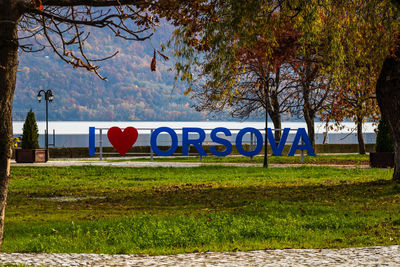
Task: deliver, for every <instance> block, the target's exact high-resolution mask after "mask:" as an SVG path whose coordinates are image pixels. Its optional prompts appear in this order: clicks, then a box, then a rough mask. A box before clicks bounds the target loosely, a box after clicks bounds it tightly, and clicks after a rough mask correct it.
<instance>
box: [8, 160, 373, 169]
mask: <svg viewBox="0 0 400 267" xmlns="http://www.w3.org/2000/svg"><path fill="white" fill-rule="evenodd" d="M11 166H29V167H67V166H110V167H174V168H182V167H184V168H186V167H199V166H236V167H262V164H261V163H240V162H238V163H230V162H156V161H150V160H149V161H107V160H103V161H100V160H98V159H97V160H94V159H78V160H77V159H57V160H50V161H48V162H46V163H16V162H15V161H14V160H12V161H11ZM269 166H270V167H273V168H279V167H280V168H287V167H300V166H326V167H333V168H345V169H350V168H362V169H366V168H370V167H369V165H343V164H342V165H340V164H301V163H298V164H297V163H295V164H276V163H273V164H269Z"/></svg>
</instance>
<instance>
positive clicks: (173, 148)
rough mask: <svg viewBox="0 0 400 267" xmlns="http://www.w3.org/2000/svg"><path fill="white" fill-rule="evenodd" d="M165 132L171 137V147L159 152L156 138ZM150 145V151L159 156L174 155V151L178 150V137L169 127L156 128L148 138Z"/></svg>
mask: <svg viewBox="0 0 400 267" xmlns="http://www.w3.org/2000/svg"><path fill="white" fill-rule="evenodd" d="M162 132H166V133H168V134H169V135H170V136H171V147H170V148H169V149H168V150H167V151H163V150H160V149H159V148H158V146H157V136H158V135H159V134H160V133H162ZM150 145H151V149H152V150H153V151H154V153H156V154H157V155H159V156H171V155H172V154H174V153H175V151H176V149H177V148H178V136H177V135H176V133H175V131H174V130H173V129H171V128H169V127H160V128H157V129H156V130H155V131H154V132H153V134H152V135H151V138H150Z"/></svg>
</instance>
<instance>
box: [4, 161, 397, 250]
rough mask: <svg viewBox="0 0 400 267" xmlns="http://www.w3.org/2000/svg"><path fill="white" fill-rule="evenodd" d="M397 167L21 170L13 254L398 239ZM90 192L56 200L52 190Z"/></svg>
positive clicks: (11, 221)
mask: <svg viewBox="0 0 400 267" xmlns="http://www.w3.org/2000/svg"><path fill="white" fill-rule="evenodd" d="M391 174H392V170H386V169H359V168H355V169H337V168H330V167H306V166H303V167H296V168H293V167H292V168H270V169H264V168H258V167H226V166H225V167H224V166H203V167H197V168H118V167H94V166H82V167H63V168H52V167H45V168H43V167H42V168H38V167H13V168H12V180H11V184H10V191H9V201H8V207H7V211H6V214H7V215H6V226H5V239H4V245H3V251H4V252H69V253H72V252H76V253H135V254H136V253H139V254H140V253H145V254H170V253H182V252H193V251H197V250H198V251H236V250H253V249H267V248H340V247H357V246H375V245H392V244H399V240H400V231H399V230H400V214H399V212H398V210H399V203H400V186H399V185H398V184H394V183H391V182H390V178H391ZM56 196H58V197H60V196H69V197H82V198H81V199H78V200H77V201H73V202H56V201H54V200H51V198H53V197H56Z"/></svg>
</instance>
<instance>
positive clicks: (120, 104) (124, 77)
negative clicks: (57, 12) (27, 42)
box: [13, 25, 206, 120]
mask: <svg viewBox="0 0 400 267" xmlns="http://www.w3.org/2000/svg"><path fill="white" fill-rule="evenodd" d="M171 32H172V28H171V27H170V26H167V25H164V26H163V27H162V28H161V29H159V30H158V31H157V32H156V34H155V35H154V36H153V38H152V39H151V41H144V42H137V41H136V42H135V41H126V40H123V39H120V38H116V37H115V36H114V35H113V34H110V33H107V32H106V31H103V30H100V31H93V32H92V34H91V35H90V37H89V39H88V41H87V48H88V52H89V53H88V54H89V55H91V56H93V57H96V58H99V57H104V56H108V55H111V54H113V53H114V52H115V51H117V50H118V51H119V54H118V55H117V56H115V57H114V58H112V59H109V60H106V61H103V62H99V65H100V66H101V68H100V71H99V72H100V73H101V74H102V75H103V76H105V77H107V79H108V81H107V82H105V81H103V80H101V79H99V78H98V77H97V76H96V75H95V74H94V73H89V72H87V71H84V70H80V69H74V68H72V66H70V65H68V64H66V63H65V62H63V61H61V60H60V59H59V58H58V57H57V56H56V55H55V54H54V53H53V52H52V51H51V49H47V50H44V51H42V52H37V53H22V54H21V56H20V62H19V67H18V70H19V71H18V76H17V87H16V91H15V98H14V110H13V114H14V120H23V119H24V118H25V116H26V114H27V112H28V111H29V109H30V108H32V109H33V110H34V111H35V113H36V117H37V119H38V120H44V118H45V115H44V114H45V112H44V110H45V105H44V103H40V104H39V103H38V101H37V99H36V95H37V93H38V91H39V90H40V89H44V90H47V89H51V90H52V91H53V92H54V95H55V97H54V101H53V102H52V103H51V104H50V106H49V118H50V120H203V119H205V118H206V115H205V114H201V113H198V112H196V111H195V110H194V109H192V108H191V105H192V100H191V99H189V98H188V97H186V96H184V95H183V93H182V92H180V91H179V90H177V89H174V88H173V87H174V86H173V85H174V73H173V72H170V71H168V68H169V67H171V66H172V65H173V59H171V60H170V61H167V62H165V61H163V60H162V59H161V58H160V57H158V58H157V71H156V72H151V71H150V62H151V58H152V56H153V47H154V48H157V49H159V48H160V45H161V43H166V42H167V41H168V40H169V38H170V34H171ZM167 54H168V52H167Z"/></svg>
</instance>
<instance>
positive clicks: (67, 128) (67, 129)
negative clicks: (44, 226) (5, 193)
mask: <svg viewBox="0 0 400 267" xmlns="http://www.w3.org/2000/svg"><path fill="white" fill-rule="evenodd" d="M23 123H24V122H23V121H15V122H14V123H13V132H14V136H16V137H19V136H21V135H22V128H23ZM37 123H38V127H39V134H40V137H39V144H40V146H44V132H45V129H46V123H45V122H44V121H38V122H37ZM342 125H343V126H344V128H343V129H340V130H338V131H333V130H330V131H328V142H329V143H331V144H356V143H357V136H356V131H352V130H353V129H354V127H355V125H354V123H352V122H345V123H343V124H342ZM113 126H117V127H120V128H126V127H129V126H132V127H135V128H136V129H138V131H139V138H138V141H137V143H136V145H139V146H140V145H144V146H147V145H149V140H150V129H156V128H158V127H163V126H165V127H170V128H173V129H176V130H177V132H178V136H179V129H182V128H183V127H198V128H202V129H204V130H206V133H209V132H210V130H212V129H214V128H216V127H225V128H228V129H230V130H231V131H232V133H233V136H232V137H231V139H233V140H234V138H235V133H236V132H237V131H238V130H240V129H243V128H245V127H253V128H256V129H259V130H262V129H264V128H265V122H254V121H244V122H232V121H129V122H128V121H121V122H118V121H50V122H49V143H50V144H52V143H53V136H52V135H53V130H54V132H55V146H56V147H87V146H88V143H89V141H88V136H89V127H96V128H98V129H97V130H96V141H97V142H98V140H99V138H100V136H99V134H100V128H101V129H103V130H102V141H103V146H110V145H111V144H110V143H109V142H108V139H107V136H106V134H107V129H108V128H110V127H113ZM268 127H270V128H273V124H272V122H268ZM282 128H291V129H292V130H293V132H291V135H290V136H289V139H288V142H290V140H291V139H293V136H294V134H295V132H296V131H295V130H296V129H298V128H306V129H307V126H306V124H305V123H304V122H283V123H282ZM375 128H376V126H374V125H373V124H372V123H365V125H364V128H363V130H364V140H365V142H366V143H375V139H376V134H375V132H374V129H375ZM325 131H326V129H325V123H324V122H315V132H316V136H315V142H316V144H322V142H323V139H324V138H323V132H325ZM261 132H263V131H261ZM208 138H209V137H208ZM247 138H250V137H247ZM168 140H169V139H168V137H166V136H165V137H164V138H163V137H161V138H160V142H161V143H164V144H165V145H167V144H168V142H169V141H168ZM206 140H207V139H206Z"/></svg>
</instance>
